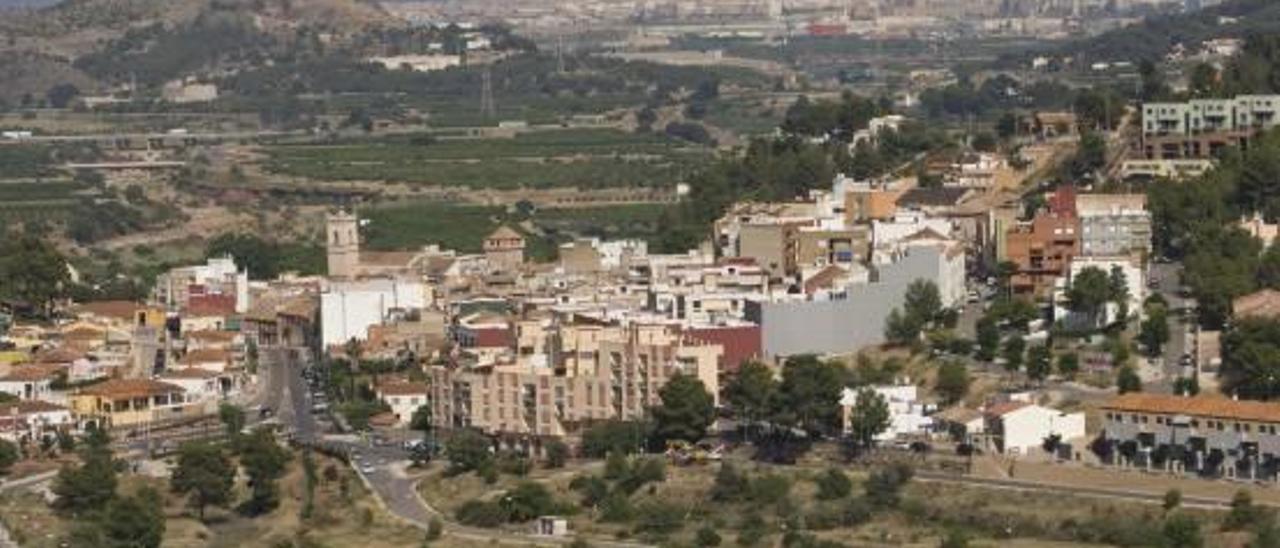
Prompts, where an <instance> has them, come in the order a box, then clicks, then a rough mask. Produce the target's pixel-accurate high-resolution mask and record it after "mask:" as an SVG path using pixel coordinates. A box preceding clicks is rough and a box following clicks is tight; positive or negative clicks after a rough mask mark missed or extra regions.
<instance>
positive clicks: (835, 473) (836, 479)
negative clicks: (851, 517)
mask: <svg viewBox="0 0 1280 548" xmlns="http://www.w3.org/2000/svg"><path fill="white" fill-rule="evenodd" d="M814 483H816V484H817V485H818V498H819V499H820V500H835V499H842V498H844V497H847V496H849V493H852V492H853V482H852V481H850V480H849V476H846V475H845V474H844V472H843V471H841V470H840V469H839V468H835V467H832V468H828V469H827V470H826V471H824V472H822V473H821V474H818V477H817V478H815V479H814Z"/></svg>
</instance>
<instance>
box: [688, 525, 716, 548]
mask: <svg viewBox="0 0 1280 548" xmlns="http://www.w3.org/2000/svg"><path fill="white" fill-rule="evenodd" d="M693 543H694V544H696V545H698V546H703V547H706V548H710V547H712V546H719V545H720V533H717V532H716V530H715V529H712V528H711V527H710V526H706V525H704V526H703V527H702V528H701V529H698V533H697V534H696V535H694V537H693Z"/></svg>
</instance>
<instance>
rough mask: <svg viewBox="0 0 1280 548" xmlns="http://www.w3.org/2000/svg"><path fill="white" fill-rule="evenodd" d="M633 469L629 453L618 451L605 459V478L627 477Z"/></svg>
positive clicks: (618, 478)
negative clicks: (628, 457)
mask: <svg viewBox="0 0 1280 548" xmlns="http://www.w3.org/2000/svg"><path fill="white" fill-rule="evenodd" d="M630 471H631V466H630V463H629V462H627V455H626V454H624V453H621V452H618V451H614V452H612V453H609V456H608V458H606V459H605V461H604V479H607V480H620V479H622V478H625V477H627V474H629V473H630Z"/></svg>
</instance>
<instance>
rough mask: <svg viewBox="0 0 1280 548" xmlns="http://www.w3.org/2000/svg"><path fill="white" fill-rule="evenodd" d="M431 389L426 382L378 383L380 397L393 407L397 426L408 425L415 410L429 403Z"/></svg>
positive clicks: (377, 390)
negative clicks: (428, 396) (428, 395)
mask: <svg viewBox="0 0 1280 548" xmlns="http://www.w3.org/2000/svg"><path fill="white" fill-rule="evenodd" d="M429 391H430V390H429V389H428V388H427V385H426V383H420V382H407V381H393V382H385V383H382V384H380V385H378V387H377V389H376V392H377V394H378V399H379V400H381V401H382V402H383V403H385V404H387V405H388V406H390V407H391V414H392V415H394V416H395V419H396V420H395V424H396V426H407V425H408V424H409V421H411V420H412V419H413V412H414V411H417V410H418V408H419V407H422V406H424V405H426V404H427V394H428V392H429Z"/></svg>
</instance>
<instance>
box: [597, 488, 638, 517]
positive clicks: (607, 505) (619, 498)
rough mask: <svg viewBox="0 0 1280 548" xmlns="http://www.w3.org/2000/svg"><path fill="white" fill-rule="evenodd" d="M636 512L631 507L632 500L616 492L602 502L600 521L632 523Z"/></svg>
mask: <svg viewBox="0 0 1280 548" xmlns="http://www.w3.org/2000/svg"><path fill="white" fill-rule="evenodd" d="M633 517H635V510H634V509H633V508H632V507H631V499H630V498H628V497H627V495H625V494H623V493H620V492H618V491H614V492H612V493H609V495H608V496H606V497H605V498H604V500H603V501H601V502H600V521H604V522H613V523H622V522H627V521H631V519H632V518H633Z"/></svg>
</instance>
